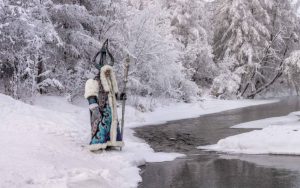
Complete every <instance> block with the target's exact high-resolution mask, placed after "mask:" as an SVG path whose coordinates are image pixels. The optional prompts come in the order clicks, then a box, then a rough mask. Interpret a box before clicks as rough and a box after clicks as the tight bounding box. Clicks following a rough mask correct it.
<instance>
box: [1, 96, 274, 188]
mask: <svg viewBox="0 0 300 188" xmlns="http://www.w3.org/2000/svg"><path fill="white" fill-rule="evenodd" d="M267 102H270V101H238V102H237V101H218V100H207V101H205V102H203V103H201V104H171V105H170V106H169V107H161V108H159V109H157V110H156V111H154V112H151V113H140V112H138V111H136V110H134V109H133V108H131V107H128V108H127V112H126V113H127V114H126V121H127V123H126V130H125V143H126V146H125V147H124V149H123V151H122V152H120V151H109V152H103V153H101V154H94V153H91V152H89V151H87V150H86V149H85V148H84V147H82V146H84V145H85V144H86V143H88V142H89V138H90V128H89V112H88V108H87V105H86V104H85V103H84V104H82V105H76V106H75V105H71V104H69V103H67V102H66V101H65V100H64V99H63V98H60V97H40V98H38V99H37V100H36V102H35V105H34V106H32V105H28V104H25V103H22V102H20V101H16V100H14V99H12V98H10V97H8V96H5V95H2V94H0V152H1V155H0V169H1V170H0V187H4V188H6V187H9V188H13V187H22V188H24V187H25V188H26V187H31V188H32V187H44V188H48V187H55V188H65V187H70V188H76V187H78V188H79V187H80V188H82V187H89V188H91V187H105V188H109V187H120V188H123V187H124V188H129V187H136V186H137V184H138V182H140V181H141V177H140V175H139V168H138V166H139V165H142V164H144V163H145V162H146V161H148V162H160V161H167V160H173V159H175V158H176V157H180V156H183V155H181V154H175V153H154V151H153V150H152V149H151V148H150V147H149V146H148V145H147V144H146V143H145V142H144V141H142V140H140V139H138V138H136V137H134V136H133V131H132V130H131V129H130V127H135V126H139V125H142V124H153V123H161V122H165V121H168V120H174V119H182V118H190V117H196V116H199V115H201V114H207V113H214V112H219V111H222V110H228V109H233V108H239V107H244V106H249V105H257V104H263V103H267ZM271 102H273V101H271Z"/></svg>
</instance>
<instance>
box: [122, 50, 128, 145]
mask: <svg viewBox="0 0 300 188" xmlns="http://www.w3.org/2000/svg"><path fill="white" fill-rule="evenodd" d="M129 64H130V57H129V54H127V57H126V61H125V69H124V88H123V93H126V91H127V82H128V71H129ZM125 105H126V100H124V99H123V101H122V120H121V127H122V128H121V136H122V141H124V138H123V135H124V120H125ZM120 149H121V151H122V147H121V148H120Z"/></svg>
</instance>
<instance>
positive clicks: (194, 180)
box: [140, 155, 300, 188]
mask: <svg viewBox="0 0 300 188" xmlns="http://www.w3.org/2000/svg"><path fill="white" fill-rule="evenodd" d="M298 164H299V163H298ZM294 165H297V163H296V164H294ZM146 169H147V170H146V171H144V173H142V177H143V183H142V184H141V185H140V188H160V187H161V188H168V187H172V188H294V187H295V188H296V187H300V180H299V177H300V174H299V172H297V171H290V170H285V169H278V168H273V167H265V166H261V165H257V164H255V163H251V162H247V161H242V160H240V159H228V158H227V159H225V158H224V156H221V157H219V156H216V155H199V156H192V157H188V158H186V159H177V160H175V161H172V162H164V163H150V164H147V165H146Z"/></svg>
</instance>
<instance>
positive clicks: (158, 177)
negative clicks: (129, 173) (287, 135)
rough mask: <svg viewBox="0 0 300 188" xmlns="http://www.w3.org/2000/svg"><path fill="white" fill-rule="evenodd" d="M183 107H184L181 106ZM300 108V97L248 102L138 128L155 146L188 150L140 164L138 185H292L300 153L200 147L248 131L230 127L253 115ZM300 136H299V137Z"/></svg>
mask: <svg viewBox="0 0 300 188" xmlns="http://www.w3.org/2000/svg"><path fill="white" fill-rule="evenodd" d="M178 110H180V109H178ZM299 110H300V98H299V97H289V98H285V99H282V100H281V101H280V102H278V103H272V104H265V105H259V106H252V107H246V108H241V109H235V110H230V111H226V112H221V113H215V114H208V115H203V116H201V117H198V118H193V119H186V120H179V121H170V122H168V123H166V124H163V125H154V126H146V127H140V128H136V129H135V131H136V136H138V137H140V138H142V139H144V140H145V141H146V142H147V143H149V144H150V146H151V147H152V148H153V149H154V150H155V151H163V152H180V153H185V154H186V155H187V156H186V157H184V158H179V159H176V160H174V161H170V162H162V163H147V164H146V165H144V166H143V167H141V176H142V178H143V182H142V183H141V184H140V185H139V187H140V188H152V187H153V188H168V187H172V188H173V187H174V188H177V187H178V188H179V187H180V188H194V187H195V188H196V187H197V188H198V187H201V188H202V187H203V188H248V187H249V188H260V187H261V188H291V187H293V188H294V187H300V157H298V156H274V155H230V154H221V153H216V152H208V151H203V150H198V149H196V147H197V146H200V145H208V144H215V143H216V142H217V141H218V140H220V139H222V138H225V137H228V136H231V135H236V134H239V133H243V132H249V131H251V130H249V129H230V128H229V127H231V126H233V125H236V124H239V123H243V122H248V121H253V120H258V119H264V118H269V117H277V116H284V115H287V114H289V113H290V112H294V111H299ZM299 139H300V138H299Z"/></svg>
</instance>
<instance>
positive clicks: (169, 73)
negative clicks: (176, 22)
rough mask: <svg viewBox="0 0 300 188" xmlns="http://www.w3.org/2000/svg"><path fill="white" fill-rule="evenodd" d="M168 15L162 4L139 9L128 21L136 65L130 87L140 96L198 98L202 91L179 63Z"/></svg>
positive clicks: (130, 50) (130, 41)
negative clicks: (199, 91)
mask: <svg viewBox="0 0 300 188" xmlns="http://www.w3.org/2000/svg"><path fill="white" fill-rule="evenodd" d="M135 5H136V4H135ZM138 7H141V6H138ZM133 8H135V7H133ZM132 11H134V10H132ZM165 15H166V14H165V12H163V10H162V9H161V6H160V4H155V3H154V4H152V5H149V6H147V7H145V6H144V7H143V10H139V9H135V12H134V14H133V15H132V17H131V19H130V21H129V22H128V28H129V34H130V35H129V36H128V41H129V43H128V51H129V53H130V54H131V55H132V56H133V58H134V62H135V64H134V66H132V69H131V71H130V87H129V88H131V92H132V93H134V94H138V95H140V96H152V97H168V98H175V99H181V100H182V99H183V100H186V101H188V100H190V99H191V97H195V96H196V95H197V90H198V89H197V86H196V85H195V84H193V83H192V82H191V81H189V80H188V79H186V77H185V74H184V72H183V71H184V68H183V66H182V64H181V63H180V62H178V57H179V51H178V49H177V48H176V45H177V42H176V41H174V40H172V39H173V38H172V36H171V35H170V34H171V33H170V27H168V23H169V22H168V21H169V20H168V19H167V18H166V17H165Z"/></svg>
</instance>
